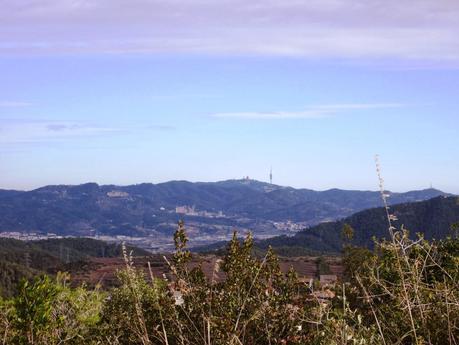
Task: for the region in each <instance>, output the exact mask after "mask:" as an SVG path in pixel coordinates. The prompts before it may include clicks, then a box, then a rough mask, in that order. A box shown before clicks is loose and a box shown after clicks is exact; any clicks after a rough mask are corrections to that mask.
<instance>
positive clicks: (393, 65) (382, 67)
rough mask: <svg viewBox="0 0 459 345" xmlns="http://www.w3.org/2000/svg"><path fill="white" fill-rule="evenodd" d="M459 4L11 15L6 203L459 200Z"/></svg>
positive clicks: (88, 7) (0, 129)
mask: <svg viewBox="0 0 459 345" xmlns="http://www.w3.org/2000/svg"><path fill="white" fill-rule="evenodd" d="M458 15H459V3H457V2H456V1H442V2H438V1H434V0H426V1H422V2H410V1H409V2H404V3H400V2H396V1H380V0H370V1H355V2H352V3H350V2H348V1H345V0H326V1H294V2H284V1H276V0H267V1H253V2H250V3H247V2H245V1H239V0H236V1H226V0H223V1H219V2H218V3H216V2H214V1H208V0H203V1H201V0H199V1H198V0H190V1H187V2H186V3H185V2H180V1H159V0H155V1H147V0H140V1H138V2H136V4H135V6H130V4H129V3H125V2H123V1H119V0H113V1H105V0H93V1H85V0H78V1H52V0H34V1H29V0H27V1H26V0H24V1H16V0H15V1H13V0H6V1H4V3H3V4H2V8H1V9H0V75H1V78H2V79H1V80H2V83H1V84H0V188H3V189H20V190H24V189H26V190H28V189H33V188H36V187H40V186H44V185H49V184H79V183H84V182H87V181H97V182H98V183H100V184H122V185H127V184H134V183H142V182H149V181H152V182H155V183H157V182H160V181H168V180H191V181H215V180H226V179H231V178H240V177H242V176H250V177H252V178H254V179H257V180H264V181H266V180H268V175H269V168H270V166H272V167H273V170H274V172H273V173H274V182H275V183H277V184H280V185H290V186H293V187H301V188H310V189H315V190H325V189H330V188H341V189H356V190H375V189H377V178H376V174H375V167H374V160H373V157H374V154H376V153H378V154H380V155H381V163H382V168H383V175H384V178H385V180H386V188H387V189H389V190H396V191H407V190H416V189H424V188H428V187H429V186H430V185H431V184H433V186H434V187H435V188H438V189H440V190H443V191H446V192H450V193H459V182H458V180H457V176H459V163H458V162H457V159H456V157H458V156H459V135H457V132H458V129H459V117H458V113H457V111H458V109H459V98H458V97H457V90H458V89H459V45H458V44H457V37H459V21H457V17H458Z"/></svg>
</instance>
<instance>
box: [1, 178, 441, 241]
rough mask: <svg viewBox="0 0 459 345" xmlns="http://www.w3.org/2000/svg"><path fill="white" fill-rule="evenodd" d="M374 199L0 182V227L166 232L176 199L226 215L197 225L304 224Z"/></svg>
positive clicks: (228, 186)
mask: <svg viewBox="0 0 459 345" xmlns="http://www.w3.org/2000/svg"><path fill="white" fill-rule="evenodd" d="M389 194H391V198H390V202H391V203H392V204H397V203H403V202H414V201H420V200H426V199H430V198H433V197H436V196H439V195H448V194H446V193H444V192H442V191H439V190H435V189H426V190H421V191H412V192H407V193H389ZM380 205H381V199H380V195H379V192H373V191H346V190H340V189H330V190H326V191H314V190H309V189H295V188H292V187H282V186H277V185H271V184H268V183H264V182H260V181H255V180H247V179H243V180H227V181H221V182H196V183H191V182H187V181H170V182H165V183H159V184H151V183H143V184H137V185H130V186H115V185H98V184H96V183H86V184H82V185H71V186H68V185H54V186H53V185H51V186H45V187H41V188H38V189H35V190H32V191H27V192H25V191H11V190H0V231H3V232H5V231H18V232H28V231H32V232H42V233H56V234H61V235H82V236H88V235H94V233H95V232H97V233H99V234H124V235H134V236H143V235H145V234H147V233H150V232H151V231H158V232H161V233H168V234H170V233H171V232H172V231H173V229H174V227H175V225H174V224H175V223H176V222H177V221H178V220H179V219H181V218H186V217H187V215H182V214H178V213H176V207H177V206H190V207H192V206H194V207H195V208H196V210H199V211H208V212H209V213H215V214H216V213H218V212H221V214H223V215H224V216H225V217H226V218H225V217H220V218H216V217H214V218H212V217H206V216H200V217H194V218H193V220H198V221H199V222H200V223H199V222H198V223H199V224H203V227H205V226H206V225H207V224H208V225H209V226H211V225H212V226H215V224H217V226H223V225H224V226H227V227H236V228H238V227H239V226H242V225H241V224H243V226H244V227H246V228H250V229H252V230H253V231H254V232H255V233H257V230H258V228H257V226H261V225H263V226H264V227H266V222H282V221H292V222H300V223H301V224H304V225H305V227H306V226H309V225H314V224H318V223H320V222H324V221H331V220H336V219H340V218H343V217H346V216H349V215H351V214H353V213H355V212H358V211H360V210H364V209H367V208H371V207H377V206H380ZM263 222H264V223H263ZM198 223H197V224H198ZM260 224H261V225H260Z"/></svg>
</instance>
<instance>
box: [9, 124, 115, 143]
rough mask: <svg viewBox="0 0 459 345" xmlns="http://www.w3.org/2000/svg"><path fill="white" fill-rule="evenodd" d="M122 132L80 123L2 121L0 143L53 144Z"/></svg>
mask: <svg viewBox="0 0 459 345" xmlns="http://www.w3.org/2000/svg"><path fill="white" fill-rule="evenodd" d="M120 131H121V130H120V129H117V128H111V127H104V126H97V125H91V124H87V123H80V122H68V121H50V120H28V119H19V120H18V119H2V120H1V121H0V143H2V144H23V143H37V142H52V141H62V140H68V139H77V138H88V137H95V136H102V135H107V134H113V133H119V132H120Z"/></svg>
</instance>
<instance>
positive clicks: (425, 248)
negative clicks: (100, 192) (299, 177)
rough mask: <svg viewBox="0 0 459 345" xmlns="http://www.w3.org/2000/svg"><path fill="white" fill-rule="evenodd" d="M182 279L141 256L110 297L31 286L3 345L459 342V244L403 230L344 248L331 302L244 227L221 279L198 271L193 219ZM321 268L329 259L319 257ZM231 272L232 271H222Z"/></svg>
mask: <svg viewBox="0 0 459 345" xmlns="http://www.w3.org/2000/svg"><path fill="white" fill-rule="evenodd" d="M174 238H175V240H176V251H175V253H174V255H173V257H172V260H171V262H170V263H169V264H170V267H171V271H172V275H171V276H169V277H167V278H166V277H154V276H153V274H152V271H151V270H149V271H148V272H149V274H145V272H144V271H143V270H139V269H138V268H136V267H135V266H134V264H133V260H134V259H133V257H132V256H131V254H130V253H129V251H128V249H127V248H124V249H123V255H124V258H125V262H126V268H125V269H124V270H123V271H120V272H119V274H118V277H119V280H120V283H121V284H120V286H119V287H117V288H114V289H112V290H110V291H109V292H108V293H107V294H104V293H101V292H100V291H98V290H91V291H90V290H87V289H86V288H85V287H79V288H70V287H68V284H67V281H68V276H67V275H62V274H59V275H58V276H57V278H56V279H50V278H48V277H39V278H36V279H35V280H34V281H30V282H27V281H25V282H23V284H22V285H21V288H20V292H19V294H18V296H17V297H15V298H13V299H9V300H6V301H5V300H0V335H1V336H2V338H1V339H0V341H2V342H3V344H40V345H41V344H114V345H115V344H118V345H121V344H126V345H128V344H141V345H152V344H165V345H191V344H204V345H211V344H215V345H228V344H229V345H236V344H238V345H240V344H247V345H271V344H278V345H286V344H336V345H338V344H340V345H343V344H346V345H348V344H349V345H350V344H371V345H382V344H385V345H387V344H401V345H402V344H416V345H420V344H431V345H434V344H448V345H452V344H457V343H458V342H459V289H458V286H457V284H458V283H457V282H458V278H459V240H458V239H456V238H447V239H445V240H443V241H439V242H436V241H428V240H425V239H424V238H422V237H417V238H415V239H410V237H409V236H408V233H407V232H406V231H404V230H403V229H402V230H401V231H396V232H394V236H393V238H391V240H389V241H379V242H376V243H375V248H374V250H373V251H370V250H368V249H362V248H358V247H355V246H352V245H347V246H345V247H344V254H343V262H344V264H345V266H346V267H345V274H344V278H343V281H342V282H341V283H340V284H337V285H336V286H335V288H334V289H333V292H334V295H335V297H334V298H331V299H330V298H329V299H324V298H323V297H321V295H320V294H316V292H322V293H323V292H325V291H313V289H314V286H312V287H310V286H307V285H304V284H303V283H301V282H300V281H299V279H298V277H297V276H296V273H295V272H294V271H292V270H290V271H289V272H288V273H287V274H284V273H282V271H281V270H280V267H279V262H278V259H277V257H276V255H275V254H274V252H273V250H272V249H268V250H267V251H266V253H265V255H264V256H262V257H257V256H255V255H253V238H252V237H251V236H250V235H249V236H248V237H246V238H245V240H244V241H242V242H241V241H240V240H239V239H238V238H237V236H236V234H234V236H233V239H232V241H231V242H230V243H229V244H228V248H227V251H226V255H225V256H224V257H223V258H221V259H216V260H215V265H214V270H213V273H212V276H211V277H208V276H206V275H205V274H204V272H203V270H202V269H201V267H200V266H195V267H191V266H190V257H191V254H190V253H189V251H188V250H187V247H186V243H187V236H186V230H185V227H184V224H183V223H180V224H179V227H178V229H177V232H176V234H175V237H174ZM318 264H319V265H320V260H319V262H318ZM217 278H223V279H217Z"/></svg>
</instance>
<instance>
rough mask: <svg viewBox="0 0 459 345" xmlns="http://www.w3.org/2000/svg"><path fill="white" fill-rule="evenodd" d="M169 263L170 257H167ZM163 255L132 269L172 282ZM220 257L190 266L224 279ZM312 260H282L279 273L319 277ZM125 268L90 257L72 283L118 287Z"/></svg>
mask: <svg viewBox="0 0 459 345" xmlns="http://www.w3.org/2000/svg"><path fill="white" fill-rule="evenodd" d="M166 259H167V260H169V261H170V257H168V258H166ZM166 259H165V258H164V257H163V256H162V255H153V256H148V257H135V258H134V259H133V263H134V266H135V267H136V268H139V269H143V270H144V272H145V276H146V277H149V275H150V274H149V270H148V263H150V267H151V270H152V273H153V276H154V277H166V278H168V279H172V275H171V272H170V269H169V265H168V264H167V262H166ZM218 259H219V258H218V257H216V256H200V257H197V258H194V259H193V261H192V262H191V263H190V268H193V267H197V266H199V265H200V266H201V267H202V269H203V271H204V274H205V275H206V277H207V278H208V279H209V280H214V281H220V280H222V279H224V275H223V273H222V272H221V271H219V270H216V269H215V268H216V262H217V260H218ZM316 259H317V258H315V257H298V258H281V259H280V267H281V270H282V271H283V272H284V273H286V272H288V270H289V269H290V268H291V267H293V269H294V270H295V271H296V272H297V273H298V276H299V277H300V278H302V280H308V279H310V278H315V277H317V275H318V271H317V264H316ZM326 261H327V262H328V264H329V267H330V270H331V274H335V275H337V276H338V277H340V276H342V272H343V268H342V265H341V261H340V259H339V258H327V259H326ZM125 268H126V263H125V261H124V259H123V258H92V259H91V260H90V261H88V262H86V264H84V265H82V266H81V267H80V268H78V269H76V270H74V271H73V272H71V275H72V282H73V284H74V285H81V284H82V283H85V284H87V285H88V286H90V287H94V286H96V285H97V284H100V285H101V286H102V288H109V287H113V286H116V285H118V279H117V277H116V272H117V271H120V270H123V269H125Z"/></svg>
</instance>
